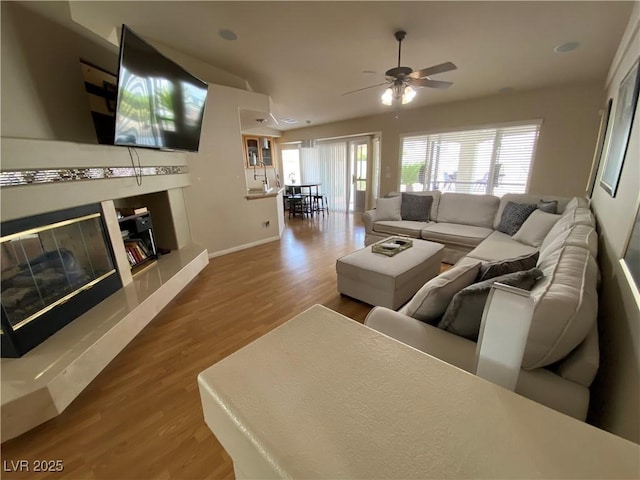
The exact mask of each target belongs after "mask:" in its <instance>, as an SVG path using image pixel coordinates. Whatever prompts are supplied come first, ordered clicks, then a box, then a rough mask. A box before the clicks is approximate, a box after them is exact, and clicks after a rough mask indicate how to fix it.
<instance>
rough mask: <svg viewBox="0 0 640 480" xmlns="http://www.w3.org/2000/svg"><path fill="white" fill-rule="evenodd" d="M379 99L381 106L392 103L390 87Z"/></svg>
mask: <svg viewBox="0 0 640 480" xmlns="http://www.w3.org/2000/svg"><path fill="white" fill-rule="evenodd" d="M380 98H381V99H382V104H383V105H391V104H392V103H393V90H392V89H391V87H389V88H387V89H386V90H385V91H384V93H383V94H382V97H380Z"/></svg>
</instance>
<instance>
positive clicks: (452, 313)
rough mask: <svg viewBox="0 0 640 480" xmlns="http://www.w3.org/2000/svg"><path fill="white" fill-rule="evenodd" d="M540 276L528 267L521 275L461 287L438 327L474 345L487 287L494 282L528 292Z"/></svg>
mask: <svg viewBox="0 0 640 480" xmlns="http://www.w3.org/2000/svg"><path fill="white" fill-rule="evenodd" d="M542 276H543V274H542V270H540V269H538V268H532V269H530V270H525V271H523V272H514V273H508V274H506V275H501V276H499V277H495V278H492V279H490V280H485V281H483V282H479V283H474V284H473V285H470V286H468V287H466V288H463V289H462V290H460V292H458V293H457V294H456V295H455V296H454V297H453V300H452V301H451V303H450V304H449V307H448V308H447V311H446V312H445V313H444V315H443V317H442V320H441V321H440V323H439V324H438V327H439V328H442V329H443V330H447V331H448V332H451V333H454V334H456V335H459V336H461V337H464V338H468V339H469V340H473V341H474V342H476V341H478V334H479V333H480V324H481V323H482V314H483V312H484V306H485V304H486V303H487V298H488V296H489V291H490V290H491V286H492V285H493V284H494V283H495V282H500V283H504V284H505V285H511V286H512V287H518V288H522V289H523V290H531V289H532V288H533V286H534V285H535V283H536V281H537V280H538V279H539V278H541V277H542Z"/></svg>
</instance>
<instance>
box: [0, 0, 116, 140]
mask: <svg viewBox="0 0 640 480" xmlns="http://www.w3.org/2000/svg"><path fill="white" fill-rule="evenodd" d="M0 8H1V13H2V15H1V16H2V18H1V21H2V30H1V42H0V43H1V48H2V56H1V57H0V58H1V60H2V69H1V75H2V76H1V79H2V82H1V91H2V106H1V108H2V110H1V111H2V130H1V131H2V136H3V137H17V138H38V139H46V140H66V141H72V142H81V143H94V144H95V143H97V140H96V135H95V131H94V129H93V122H92V120H91V113H90V111H89V107H88V101H87V96H86V93H85V90H84V84H83V80H82V76H81V75H80V64H79V59H80V58H84V59H85V60H88V61H91V62H92V63H94V64H96V65H99V66H101V67H103V68H105V69H108V70H111V71H116V70H117V67H118V51H117V48H116V47H115V46H113V45H111V44H109V43H108V42H107V41H106V40H103V39H101V38H99V37H96V38H94V39H92V40H89V39H87V38H84V37H81V36H79V35H78V34H77V33H75V32H73V31H71V30H69V29H67V28H64V27H61V26H59V25H57V24H56V23H54V22H52V21H50V20H47V19H45V18H43V17H40V16H38V15H36V14H34V13H32V12H30V11H29V10H27V9H25V7H24V6H22V5H20V4H18V3H14V2H2V3H1V5H0Z"/></svg>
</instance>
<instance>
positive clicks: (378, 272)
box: [336, 238, 444, 310]
mask: <svg viewBox="0 0 640 480" xmlns="http://www.w3.org/2000/svg"><path fill="white" fill-rule="evenodd" d="M412 240H413V246H412V247H411V248H408V249H406V250H404V251H402V252H400V253H398V254H396V255H394V256H393V257H387V256H386V255H382V254H379V253H373V252H372V251H371V247H370V246H369V247H364V248H361V249H360V250H357V251H355V252H353V253H351V254H349V255H346V256H344V257H342V258H340V259H338V260H337V262H336V272H337V273H338V291H339V292H340V293H342V294H344V295H348V296H349V297H353V298H357V299H358V300H362V301H363V302H366V303H368V304H370V305H376V306H381V307H387V308H391V309H393V310H397V309H398V308H400V307H401V306H402V305H404V304H405V303H406V302H407V301H409V299H411V297H412V296H413V295H414V294H415V293H416V292H417V291H418V290H419V289H420V287H422V285H424V284H425V283H426V282H428V281H429V280H431V279H432V278H433V277H435V276H436V275H438V274H439V273H440V261H441V259H442V250H443V248H444V247H443V245H441V244H439V243H434V242H428V241H426V240H417V239H415V238H414V239H412Z"/></svg>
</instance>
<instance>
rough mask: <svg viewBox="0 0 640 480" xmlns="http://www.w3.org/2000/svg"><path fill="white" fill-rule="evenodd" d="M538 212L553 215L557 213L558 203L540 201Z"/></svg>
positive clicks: (554, 201)
mask: <svg viewBox="0 0 640 480" xmlns="http://www.w3.org/2000/svg"><path fill="white" fill-rule="evenodd" d="M538 210H542V211H543V212H547V213H553V214H554V215H555V214H556V213H558V201H557V200H543V199H540V201H539V202H538Z"/></svg>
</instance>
